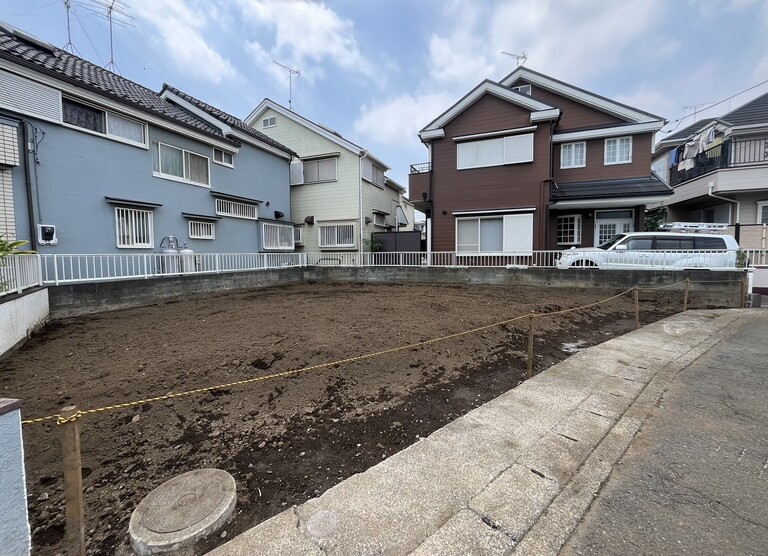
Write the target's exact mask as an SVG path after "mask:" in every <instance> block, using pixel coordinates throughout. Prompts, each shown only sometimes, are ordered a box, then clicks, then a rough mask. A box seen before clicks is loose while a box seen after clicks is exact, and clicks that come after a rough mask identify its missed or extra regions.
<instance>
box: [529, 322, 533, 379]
mask: <svg viewBox="0 0 768 556" xmlns="http://www.w3.org/2000/svg"><path fill="white" fill-rule="evenodd" d="M532 376H533V313H531V314H530V315H528V378H531V377H532Z"/></svg>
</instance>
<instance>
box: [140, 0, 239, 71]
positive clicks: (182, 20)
mask: <svg viewBox="0 0 768 556" xmlns="http://www.w3.org/2000/svg"><path fill="white" fill-rule="evenodd" d="M131 5H132V8H133V13H135V14H136V15H137V17H138V18H140V19H143V20H144V21H146V22H148V23H149V24H151V25H152V26H153V27H154V28H155V30H156V31H157V33H158V35H159V37H160V39H161V40H162V42H163V48H164V49H165V50H166V51H167V53H168V58H170V59H171V60H173V61H174V63H175V64H176V65H177V66H178V67H179V68H180V69H182V70H183V71H185V72H186V73H188V74H190V75H194V76H195V77H198V78H201V79H203V80H206V81H210V82H211V83H214V84H217V85H218V84H220V83H221V82H223V81H224V80H225V79H230V78H234V77H237V76H238V73H237V70H236V69H235V68H234V66H233V65H232V63H231V62H230V61H229V60H227V59H226V58H224V57H223V56H222V55H221V54H219V53H218V52H217V51H216V50H215V49H214V48H213V47H211V45H209V44H208V43H207V42H206V41H205V39H204V38H203V35H204V32H205V27H206V22H207V21H208V20H209V16H211V15H212V14H213V13H215V12H211V10H210V9H208V10H206V11H203V10H198V9H197V8H196V7H195V6H194V5H190V4H189V3H187V2H184V1H183V0H135V1H134V2H131Z"/></svg>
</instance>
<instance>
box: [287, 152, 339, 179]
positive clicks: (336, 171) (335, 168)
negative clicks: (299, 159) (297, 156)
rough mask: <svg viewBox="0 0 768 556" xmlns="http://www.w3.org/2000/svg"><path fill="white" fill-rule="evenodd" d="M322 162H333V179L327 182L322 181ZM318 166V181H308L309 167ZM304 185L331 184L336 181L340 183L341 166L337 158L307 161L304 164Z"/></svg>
mask: <svg viewBox="0 0 768 556" xmlns="http://www.w3.org/2000/svg"><path fill="white" fill-rule="evenodd" d="M322 162H333V177H332V178H330V179H327V180H321V179H320V163H322ZM312 164H317V179H316V180H311V181H310V180H308V179H307V166H308V165H312ZM301 175H302V182H301V183H302V184H309V183H330V182H334V181H338V179H339V165H338V161H337V160H336V158H335V157H333V158H318V159H316V160H307V161H306V162H303V163H302V174H301ZM293 185H300V184H298V183H297V184H293Z"/></svg>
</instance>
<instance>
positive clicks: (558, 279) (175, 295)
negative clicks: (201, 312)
mask: <svg viewBox="0 0 768 556" xmlns="http://www.w3.org/2000/svg"><path fill="white" fill-rule="evenodd" d="M686 278H689V279H690V280H691V287H690V295H689V307H690V308H693V309H702V308H710V307H717V308H727V307H739V306H740V301H739V299H740V295H741V287H740V285H739V281H740V280H742V279H743V278H745V274H744V272H738V271H734V272H710V271H706V270H702V271H684V272H682V271H681V272H673V271H639V270H638V271H626V270H590V269H583V270H582V269H570V270H557V269H548V268H528V269H522V268H511V269H506V268H477V267H474V268H469V267H449V268H436V267H431V268H428V267H423V268H422V267H306V268H285V269H279V270H262V271H255V272H237V273H228V274H207V275H193V276H177V277H173V278H149V279H146V280H124V281H115V282H94V283H85V284H70V285H64V286H57V287H53V286H52V287H50V288H49V295H50V311H51V317H52V318H65V317H70V316H76V315H84V314H89V313H97V312H102V311H109V310H114V309H125V308H129V307H139V306H142V305H150V304H152V303H157V302H160V301H166V300H171V299H179V298H183V297H185V296H190V295H196V294H203V293H216V292H224V291H233V290H243V289H252V288H263V287H271V286H283V285H289V284H299V283H305V282H334V283H372V284H475V285H499V286H534V287H541V288H548V287H557V288H582V289H583V288H604V289H629V288H631V287H632V286H634V285H639V286H640V287H645V288H654V287H659V286H664V285H670V284H674V283H675V282H680V281H683V280H685V279H686ZM678 287H679V288H681V289H682V286H678ZM544 295H545V294H544ZM644 295H645V294H644ZM680 295H681V304H682V292H681V294H680Z"/></svg>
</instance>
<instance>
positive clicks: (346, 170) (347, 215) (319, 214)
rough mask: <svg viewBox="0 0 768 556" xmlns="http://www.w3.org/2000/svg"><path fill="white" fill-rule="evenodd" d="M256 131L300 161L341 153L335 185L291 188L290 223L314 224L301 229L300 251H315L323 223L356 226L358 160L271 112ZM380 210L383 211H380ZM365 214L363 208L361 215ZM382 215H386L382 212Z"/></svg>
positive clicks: (356, 236) (304, 128)
mask: <svg viewBox="0 0 768 556" xmlns="http://www.w3.org/2000/svg"><path fill="white" fill-rule="evenodd" d="M270 117H275V122H276V125H275V126H274V127H269V128H261V127H260V121H261V120H263V119H265V118H270ZM257 123H259V126H258V129H259V131H262V132H263V133H265V134H266V135H268V136H269V137H272V138H273V139H275V140H276V141H279V142H280V143H282V144H283V145H286V146H288V147H290V148H291V149H293V150H294V151H296V152H297V153H298V154H299V156H300V157H311V156H316V155H321V154H329V153H341V155H340V156H339V157H337V159H336V164H337V166H336V181H335V182H325V183H314V184H304V185H294V186H292V187H291V211H292V214H293V221H294V222H295V223H296V224H302V223H303V222H304V219H305V218H306V217H308V216H313V217H314V221H315V224H314V225H311V224H306V225H304V228H303V250H304V251H317V250H319V246H318V224H319V223H323V222H343V221H354V222H358V221H359V218H360V199H359V184H360V157H359V155H358V153H353V152H351V151H349V150H347V149H346V148H344V147H342V146H340V145H339V144H337V143H334V142H333V141H331V140H329V139H327V138H325V137H323V136H322V135H320V134H318V133H315V132H314V131H312V130H310V129H308V128H307V127H305V126H303V125H301V124H299V123H297V122H295V121H293V120H291V119H289V118H287V117H285V116H283V115H281V114H279V113H277V112H275V111H273V110H271V109H267V110H265V111H264V112H263V113H262V114H261V115H260V116H259V122H257ZM381 210H384V209H381ZM369 212H370V208H368V210H367V212H366V210H365V207H364V214H367V213H369ZM385 212H389V211H387V210H385ZM356 230H357V231H356V233H355V245H356V248H358V249H359V247H360V244H359V239H360V234H359V228H357V227H356Z"/></svg>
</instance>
